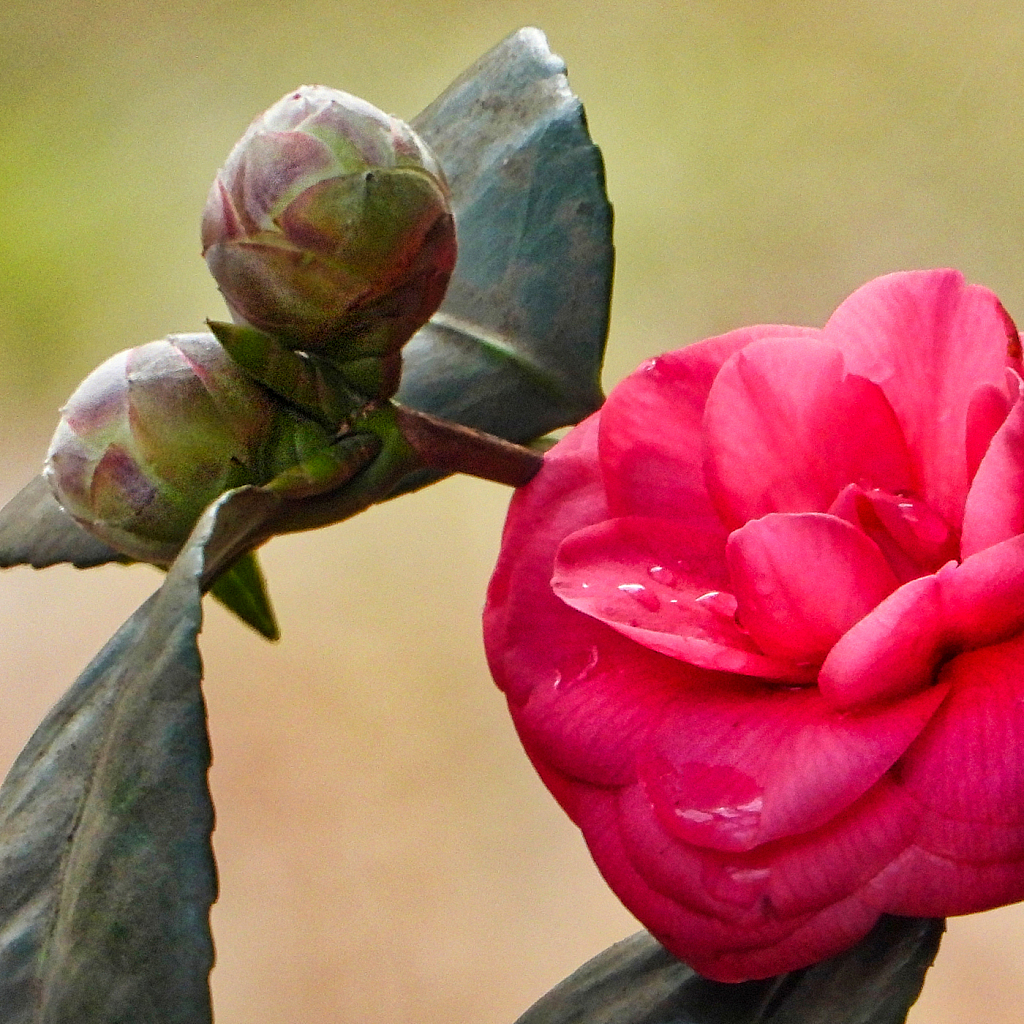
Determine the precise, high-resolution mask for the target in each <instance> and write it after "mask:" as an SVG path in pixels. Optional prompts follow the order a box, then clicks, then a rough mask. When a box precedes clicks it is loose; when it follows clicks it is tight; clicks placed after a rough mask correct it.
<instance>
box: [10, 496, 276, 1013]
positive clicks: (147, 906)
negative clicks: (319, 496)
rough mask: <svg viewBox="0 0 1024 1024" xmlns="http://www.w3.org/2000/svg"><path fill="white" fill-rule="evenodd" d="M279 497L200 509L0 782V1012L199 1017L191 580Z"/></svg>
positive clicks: (204, 922)
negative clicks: (171, 557) (142, 596)
mask: <svg viewBox="0 0 1024 1024" xmlns="http://www.w3.org/2000/svg"><path fill="white" fill-rule="evenodd" d="M279 506H280V499H279V498H277V497H276V496H275V495H272V494H268V493H266V492H264V491H260V490H259V489H257V488H251V487H247V488H241V489H239V490H236V491H231V492H230V493H228V494H226V495H224V496H223V497H222V498H221V499H219V501H218V502H217V503H216V504H215V505H214V506H212V507H211V508H210V509H208V510H207V511H206V513H204V515H203V517H202V518H201V519H200V521H199V523H198V524H197V526H196V528H195V530H194V531H193V533H192V536H191V537H190V538H189V541H188V542H187V544H186V545H185V547H184V548H183V549H182V552H181V554H180V555H179V556H178V559H177V560H176V561H175V563H174V565H173V566H172V567H171V569H170V570H169V572H168V573H167V576H166V578H165V580H164V583H163V585H162V586H161V587H160V589H159V590H158V591H157V593H156V594H154V595H153V597H151V598H150V599H149V600H148V601H147V602H146V603H145V604H144V605H143V606H142V607H141V608H140V609H139V610H138V611H137V612H136V613H135V614H134V615H133V616H132V617H131V618H130V619H129V620H128V621H127V622H126V623H125V624H124V625H123V626H122V627H121V629H120V630H118V632H117V633H116V634H115V635H114V637H113V639H111V641H110V642H109V643H108V644H107V645H106V647H104V648H103V650H102V651H101V652H100V653H99V654H98V655H97V656H96V658H95V659H94V660H93V662H92V663H91V664H90V665H89V667H88V668H87V669H86V670H85V672H83V673H82V675H81V676H80V677H79V679H78V680H77V682H76V683H75V684H74V685H73V686H72V687H71V689H70V690H69V691H68V692H67V694H65V696H64V697H63V698H62V699H61V700H60V702H59V703H58V704H57V705H56V706H55V707H54V709H53V710H52V711H51V712H50V714H49V715H48V716H47V717H46V719H45V720H44V721H43V723H42V725H40V726H39V728H38V729H37V730H36V732H35V735H34V736H33V737H32V739H31V740H29V743H28V745H27V746H26V747H25V749H24V750H23V751H22V753H21V754H20V756H19V757H18V760H17V761H16V762H15V764H14V766H13V768H12V769H11V772H10V774H9V775H8V777H7V779H6V781H5V782H4V784H3V786H2V787H0V894H2V896H0V901H2V902H0V905H2V908H3V914H2V917H0V1020H2V1021H3V1024H68V1022H70V1021H74V1022H75V1024H206V1022H209V1021H210V1020H211V1019H212V1018H211V1009H210V995H209V986H208V981H207V978H208V975H209V971H210V968H211V966H212V964H213V945H212V940H211V936H210V928H209V908H210V905H211V904H212V902H213V900H214V898H215V897H216V874H215V868H214V862H213V853H212V848H211V844H210V835H211V832H212V829H213V807H212V804H211V802H210V796H209V792H208V789H207V782H206V773H207V769H208V767H209V764H210V747H209V740H208V737H207V731H206V711H205V705H204V702H203V697H202V691H201V688H200V679H201V670H202V665H201V662H200V658H199V650H198V647H197V645H196V637H197V635H198V633H199V629H200V626H201V623H202V611H201V593H202V590H203V589H204V588H205V587H206V586H207V585H208V584H209V582H210V580H212V579H213V578H215V577H216V576H217V575H218V573H220V572H221V571H223V569H224V567H225V566H227V565H230V564H231V563H232V562H234V561H235V560H236V559H237V558H238V554H239V551H244V550H246V549H247V548H248V547H249V546H250V544H251V540H252V530H253V529H254V526H253V524H257V526H256V527H255V528H256V529H259V528H260V527H259V524H261V523H265V522H266V521H267V519H268V518H269V517H271V516H272V515H273V513H274V512H275V511H276V510H277V509H278V508H279Z"/></svg>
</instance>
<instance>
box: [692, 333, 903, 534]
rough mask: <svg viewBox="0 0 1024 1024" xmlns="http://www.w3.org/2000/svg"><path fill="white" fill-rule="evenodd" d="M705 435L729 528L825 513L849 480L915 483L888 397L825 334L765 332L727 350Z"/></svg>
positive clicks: (712, 483)
mask: <svg viewBox="0 0 1024 1024" xmlns="http://www.w3.org/2000/svg"><path fill="white" fill-rule="evenodd" d="M704 438H705V473H706V478H707V486H708V490H709V492H710V494H711V499H712V501H713V502H714V504H715V507H716V508H717V509H718V512H719V514H720V515H721V517H722V520H723V521H724V522H725V523H726V525H727V526H730V527H732V528H736V527H738V526H741V525H742V524H743V523H745V522H747V521H748V520H750V519H756V518H758V517H760V516H763V515H767V514H768V513H770V512H824V511H825V510H826V509H827V508H828V507H829V506H830V505H831V504H832V501H833V499H834V498H835V496H836V495H837V494H838V493H839V491H841V490H842V488H843V487H845V486H846V485H847V484H848V483H856V484H859V485H861V486H863V487H880V488H882V489H884V490H888V491H894V492H895V491H902V490H913V489H914V475H913V472H912V469H911V466H912V463H911V460H910V457H909V454H908V452H907V448H906V444H905V443H904V440H903V436H902V434H901V432H900V428H899V424H898V423H897V421H896V417H895V416H894V414H893V411H892V409H891V408H890V406H889V403H888V401H887V400H886V398H885V395H884V394H883V393H882V391H881V389H880V388H879V387H878V386H877V385H876V384H873V383H872V382H871V381H869V380H867V379H865V378H864V377H858V376H856V375H854V374H849V373H847V372H846V369H845V367H844V364H843V356H842V353H841V352H840V351H839V350H838V349H837V348H835V347H834V346H833V345H830V344H826V343H824V342H822V341H816V340H813V339H808V338H770V339H764V340H762V341H758V342H755V343H753V344H750V345H748V346H747V347H746V348H744V349H743V350H742V351H740V352H738V353H736V355H734V356H732V357H731V358H730V359H729V360H728V362H726V363H725V365H724V366H723V367H722V369H721V371H720V372H719V374H718V376H717V377H716V378H715V383H714V385H713V386H712V388H711V391H710V393H709V395H708V402H707V406H706V408H705V411H704Z"/></svg>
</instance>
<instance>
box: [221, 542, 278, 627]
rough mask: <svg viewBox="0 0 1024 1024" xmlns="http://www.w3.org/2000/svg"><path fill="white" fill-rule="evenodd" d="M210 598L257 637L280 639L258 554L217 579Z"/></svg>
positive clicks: (252, 554) (248, 555)
mask: <svg viewBox="0 0 1024 1024" xmlns="http://www.w3.org/2000/svg"><path fill="white" fill-rule="evenodd" d="M210 594H211V596H213V597H215V598H216V599H217V600H218V601H220V603H221V604H222V605H224V607H225V608H227V609H228V610H229V611H232V612H234V613H235V614H236V615H237V616H238V617H239V618H240V619H241V620H242V621H243V622H244V623H246V624H247V625H249V626H252V628H253V629H255V630H256V632H257V633H260V634H262V635H263V636H265V637H266V638H267V639H268V640H279V639H280V637H281V630H280V629H279V628H278V625H277V617H276V616H275V615H274V608H273V606H272V605H271V603H270V595H269V594H268V593H267V584H266V580H265V579H264V578H263V570H262V569H261V568H260V563H259V561H258V559H257V558H256V552H255V551H250V552H249V553H248V554H245V555H242V557H241V558H239V560H238V561H237V562H235V564H234V565H232V566H231V568H230V569H227V570H225V572H224V573H223V574H222V575H220V576H218V577H217V579H216V580H215V581H214V583H213V586H212V587H210Z"/></svg>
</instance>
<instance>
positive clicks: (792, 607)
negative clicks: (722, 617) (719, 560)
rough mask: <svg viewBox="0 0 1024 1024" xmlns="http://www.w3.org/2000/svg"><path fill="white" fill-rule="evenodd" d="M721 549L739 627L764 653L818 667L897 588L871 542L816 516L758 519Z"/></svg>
mask: <svg viewBox="0 0 1024 1024" xmlns="http://www.w3.org/2000/svg"><path fill="white" fill-rule="evenodd" d="M726 551H727V557H728V562H729V573H730V577H731V580H732V589H733V592H734V593H735V595H736V600H737V602H738V611H737V616H738V620H739V622H740V623H742V625H743V628H744V629H746V630H747V632H749V633H750V637H751V639H752V640H753V641H754V642H755V643H756V644H757V645H758V647H760V648H761V650H762V651H764V652H765V653H766V654H768V655H771V656H772V657H775V658H788V659H790V660H792V661H794V662H796V663H797V664H815V665H816V664H820V663H821V661H823V660H824V658H825V655H826V654H827V653H828V651H829V649H830V648H831V647H832V645H833V644H834V643H835V642H836V641H837V640H838V639H839V638H840V637H841V636H842V635H843V633H845V632H846V631H847V630H848V629H849V628H850V626H852V625H853V624H854V623H855V622H857V621H858V620H859V619H861V618H863V617H864V616H865V615H866V614H867V613H868V612H869V611H871V609H872V608H874V607H875V605H876V604H878V603H879V601H881V600H882V599H883V598H885V597H887V596H888V595H889V594H891V593H892V591H894V590H895V589H896V587H897V580H896V577H895V576H894V575H893V572H892V570H891V569H890V568H889V564H888V563H887V562H886V560H885V558H884V557H883V556H882V552H881V551H879V549H878V545H877V544H875V542H874V541H872V540H871V539H870V538H869V537H867V536H866V535H865V534H864V533H862V532H861V531H860V530H858V529H857V528H856V527H855V526H852V525H851V524H850V523H847V522H846V521H844V520H842V519H837V518H836V517H835V516H829V515H824V514H821V513H814V512H808V513H803V514H789V515H785V514H780V513H775V514H771V515H767V516H762V518H760V519H755V520H753V521H751V522H749V523H747V524H746V526H742V527H740V529H738V530H736V531H735V532H734V533H733V534H732V535H731V536H730V537H729V543H728V547H727V549H726Z"/></svg>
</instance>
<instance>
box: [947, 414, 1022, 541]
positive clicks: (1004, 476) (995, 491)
mask: <svg viewBox="0 0 1024 1024" xmlns="http://www.w3.org/2000/svg"><path fill="white" fill-rule="evenodd" d="M1019 533H1024V394H1022V395H1020V396H1019V397H1018V398H1017V401H1016V402H1015V403H1014V405H1013V408H1012V409H1011V410H1010V413H1009V415H1008V416H1007V417H1006V419H1005V421H1004V422H1003V424H1002V426H1000V428H999V429H998V430H997V431H996V433H995V436H994V437H993V438H992V441H991V443H990V444H989V446H988V450H987V451H986V453H985V455H984V457H983V458H982V460H981V464H980V465H979V466H978V472H977V473H976V474H975V477H974V481H973V482H972V484H971V489H970V491H968V493H967V503H966V505H965V506H964V525H963V534H962V536H961V540H960V549H961V553H962V554H963V557H964V558H967V557H968V556H969V555H973V554H975V553H976V552H978V551H981V550H983V549H984V548H987V547H991V546H992V545H993V544H998V543H999V542H1000V541H1003V540H1007V539H1009V538H1010V537H1015V536H1016V535H1017V534H1019Z"/></svg>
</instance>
